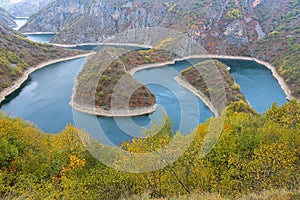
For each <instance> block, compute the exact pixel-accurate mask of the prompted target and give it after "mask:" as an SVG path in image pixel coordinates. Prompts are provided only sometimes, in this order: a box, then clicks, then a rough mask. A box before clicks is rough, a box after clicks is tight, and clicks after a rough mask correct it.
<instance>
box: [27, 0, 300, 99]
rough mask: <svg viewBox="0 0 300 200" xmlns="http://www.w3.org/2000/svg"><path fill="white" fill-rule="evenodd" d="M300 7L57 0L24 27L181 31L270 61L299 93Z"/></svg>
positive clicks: (67, 32)
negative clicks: (162, 28) (150, 28)
mask: <svg viewBox="0 0 300 200" xmlns="http://www.w3.org/2000/svg"><path fill="white" fill-rule="evenodd" d="M299 9H300V2H299V1H297V0H279V1H273V0H243V1H223V0H215V1H211V0H205V1H201V2H199V1H196V0H191V1H186V0H182V1H178V0H172V1H168V2H167V3H166V2H162V1H159V0H155V1H144V0H140V1H117V0H114V1H105V0H102V1H92V0H76V1H70V0H57V1H55V2H54V3H53V4H52V5H51V6H49V7H47V8H45V9H43V10H42V11H41V12H39V13H38V14H37V15H36V16H34V17H32V18H31V19H30V20H29V23H28V24H27V25H26V26H24V27H23V28H22V31H24V32H30V31H33V32H43V31H45V32H59V34H58V35H57V36H56V37H54V38H53V40H52V42H54V43H86V42H101V41H103V40H105V38H107V37H108V36H111V35H115V34H117V33H120V32H123V31H125V30H127V29H133V28H143V27H157V26H159V27H164V28H169V29H173V30H181V31H183V32H186V33H188V34H189V35H190V36H191V37H192V38H194V39H195V40H197V41H198V42H199V43H200V44H201V45H202V46H203V47H205V48H206V50H207V51H208V53H210V54H223V55H240V56H252V57H256V58H258V59H262V60H264V61H267V62H270V63H271V64H273V65H274V66H275V67H277V69H278V71H279V73H280V74H281V75H282V76H283V77H284V78H285V80H286V82H287V83H288V84H289V86H290V88H291V89H292V93H293V94H294V95H295V96H299V95H300V91H299V89H298V88H300V80H299V78H298V77H299V76H298V73H299V69H300V66H299V63H300V62H299V57H300V56H299V52H300V51H299V45H298V44H299V38H300V37H299V24H300V22H299V19H300V17H299Z"/></svg>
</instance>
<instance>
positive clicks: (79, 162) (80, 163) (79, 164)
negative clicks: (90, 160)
mask: <svg viewBox="0 0 300 200" xmlns="http://www.w3.org/2000/svg"><path fill="white" fill-rule="evenodd" d="M69 159H70V163H69V166H68V167H63V169H62V173H66V172H74V171H78V170H79V171H80V170H82V169H83V167H84V166H85V164H86V161H85V159H80V158H78V157H77V156H75V155H70V156H69Z"/></svg>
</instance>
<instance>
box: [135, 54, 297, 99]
mask: <svg viewBox="0 0 300 200" xmlns="http://www.w3.org/2000/svg"><path fill="white" fill-rule="evenodd" d="M197 58H203V59H205V58H211V59H232V60H236V59H238V60H248V61H254V62H256V63H259V64H261V65H263V66H265V67H266V68H268V69H269V70H270V71H271V72H272V76H273V77H274V78H275V79H276V80H277V81H278V84H279V85H280V87H281V89H282V90H283V91H284V93H285V95H286V97H287V98H288V99H294V98H295V97H294V96H293V95H292V93H291V90H290V89H289V87H288V85H287V84H286V83H285V81H284V79H283V78H282V77H281V76H280V75H279V73H278V72H277V70H276V68H275V67H274V66H273V65H271V64H270V63H268V62H265V61H262V60H259V59H257V58H252V57H246V56H226V55H213V54H207V55H193V56H187V57H183V58H176V59H174V60H173V61H168V62H164V63H152V64H146V65H140V66H138V67H136V68H134V69H131V70H130V71H129V73H130V74H131V75H133V74H134V73H136V72H137V71H140V70H143V69H150V68H155V67H163V66H165V65H172V64H175V62H177V61H183V60H187V59H197Z"/></svg>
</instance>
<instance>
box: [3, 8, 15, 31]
mask: <svg viewBox="0 0 300 200" xmlns="http://www.w3.org/2000/svg"><path fill="white" fill-rule="evenodd" d="M0 25H3V26H10V27H14V26H17V24H16V22H15V21H14V19H13V17H12V16H11V15H10V14H9V13H8V12H7V11H6V10H4V9H3V8H0Z"/></svg>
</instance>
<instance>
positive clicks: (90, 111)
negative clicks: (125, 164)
mask: <svg viewBox="0 0 300 200" xmlns="http://www.w3.org/2000/svg"><path fill="white" fill-rule="evenodd" d="M192 58H210V59H235V60H236V59H239V60H249V61H254V62H256V63H259V64H261V65H263V66H265V67H266V68H268V69H269V70H271V72H272V76H273V77H274V78H275V79H276V80H277V81H278V84H279V85H280V87H281V89H282V90H283V91H284V93H285V95H286V96H287V97H288V98H289V99H294V98H295V97H293V96H292V95H291V91H290V89H289V87H288V86H287V84H286V83H285V81H284V79H283V78H282V77H281V76H280V75H279V74H278V72H277V71H276V68H275V67H274V66H272V65H271V64H270V63H268V62H265V61H261V60H259V59H257V58H252V57H245V56H226V55H213V54H208V55H193V56H187V57H183V58H175V59H174V60H173V61H167V62H162V63H151V64H144V65H139V66H137V67H135V68H133V69H130V70H129V71H128V73H129V74H130V75H131V76H133V75H134V74H135V73H136V72H138V71H140V70H144V69H150V68H157V67H164V66H166V65H172V64H175V62H177V61H183V60H187V59H192ZM174 79H175V80H176V81H177V83H178V84H179V85H181V86H182V87H184V88H185V89H187V90H189V91H190V92H192V93H193V94H194V95H196V96H197V97H199V98H200V99H201V101H202V102H203V103H204V104H205V105H206V106H207V107H208V108H209V109H210V111H211V112H212V113H213V114H214V116H215V117H218V116H219V115H220V113H219V112H218V111H217V109H216V108H215V107H214V105H213V104H212V103H211V102H210V101H209V99H208V98H207V97H206V96H205V95H204V94H203V93H202V92H201V91H198V90H197V89H196V88H194V87H193V86H192V85H191V84H190V83H188V82H187V81H185V80H184V79H182V78H181V77H180V75H178V76H176V77H175V78H174ZM75 83H76V81H75ZM75 87H76V86H75ZM73 91H75V89H74V90H73ZM73 96H74V92H73V95H72V98H71V101H70V105H71V106H72V107H73V108H74V109H75V110H78V111H80V112H83V113H88V114H93V115H98V116H106V117H131V116H138V115H144V114H149V113H153V112H154V111H155V109H156V106H154V107H150V108H143V110H140V111H139V110H136V112H134V110H123V111H120V113H119V114H117V115H115V113H111V112H107V111H105V110H103V109H98V110H97V109H96V108H91V107H89V106H82V105H79V104H77V103H75V102H74V101H73ZM155 105H156V104H155ZM154 108H155V109H154ZM147 109H149V110H148V111H149V112H147ZM153 109H154V110H153ZM114 112H116V111H114ZM129 112H132V115H130V114H129Z"/></svg>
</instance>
